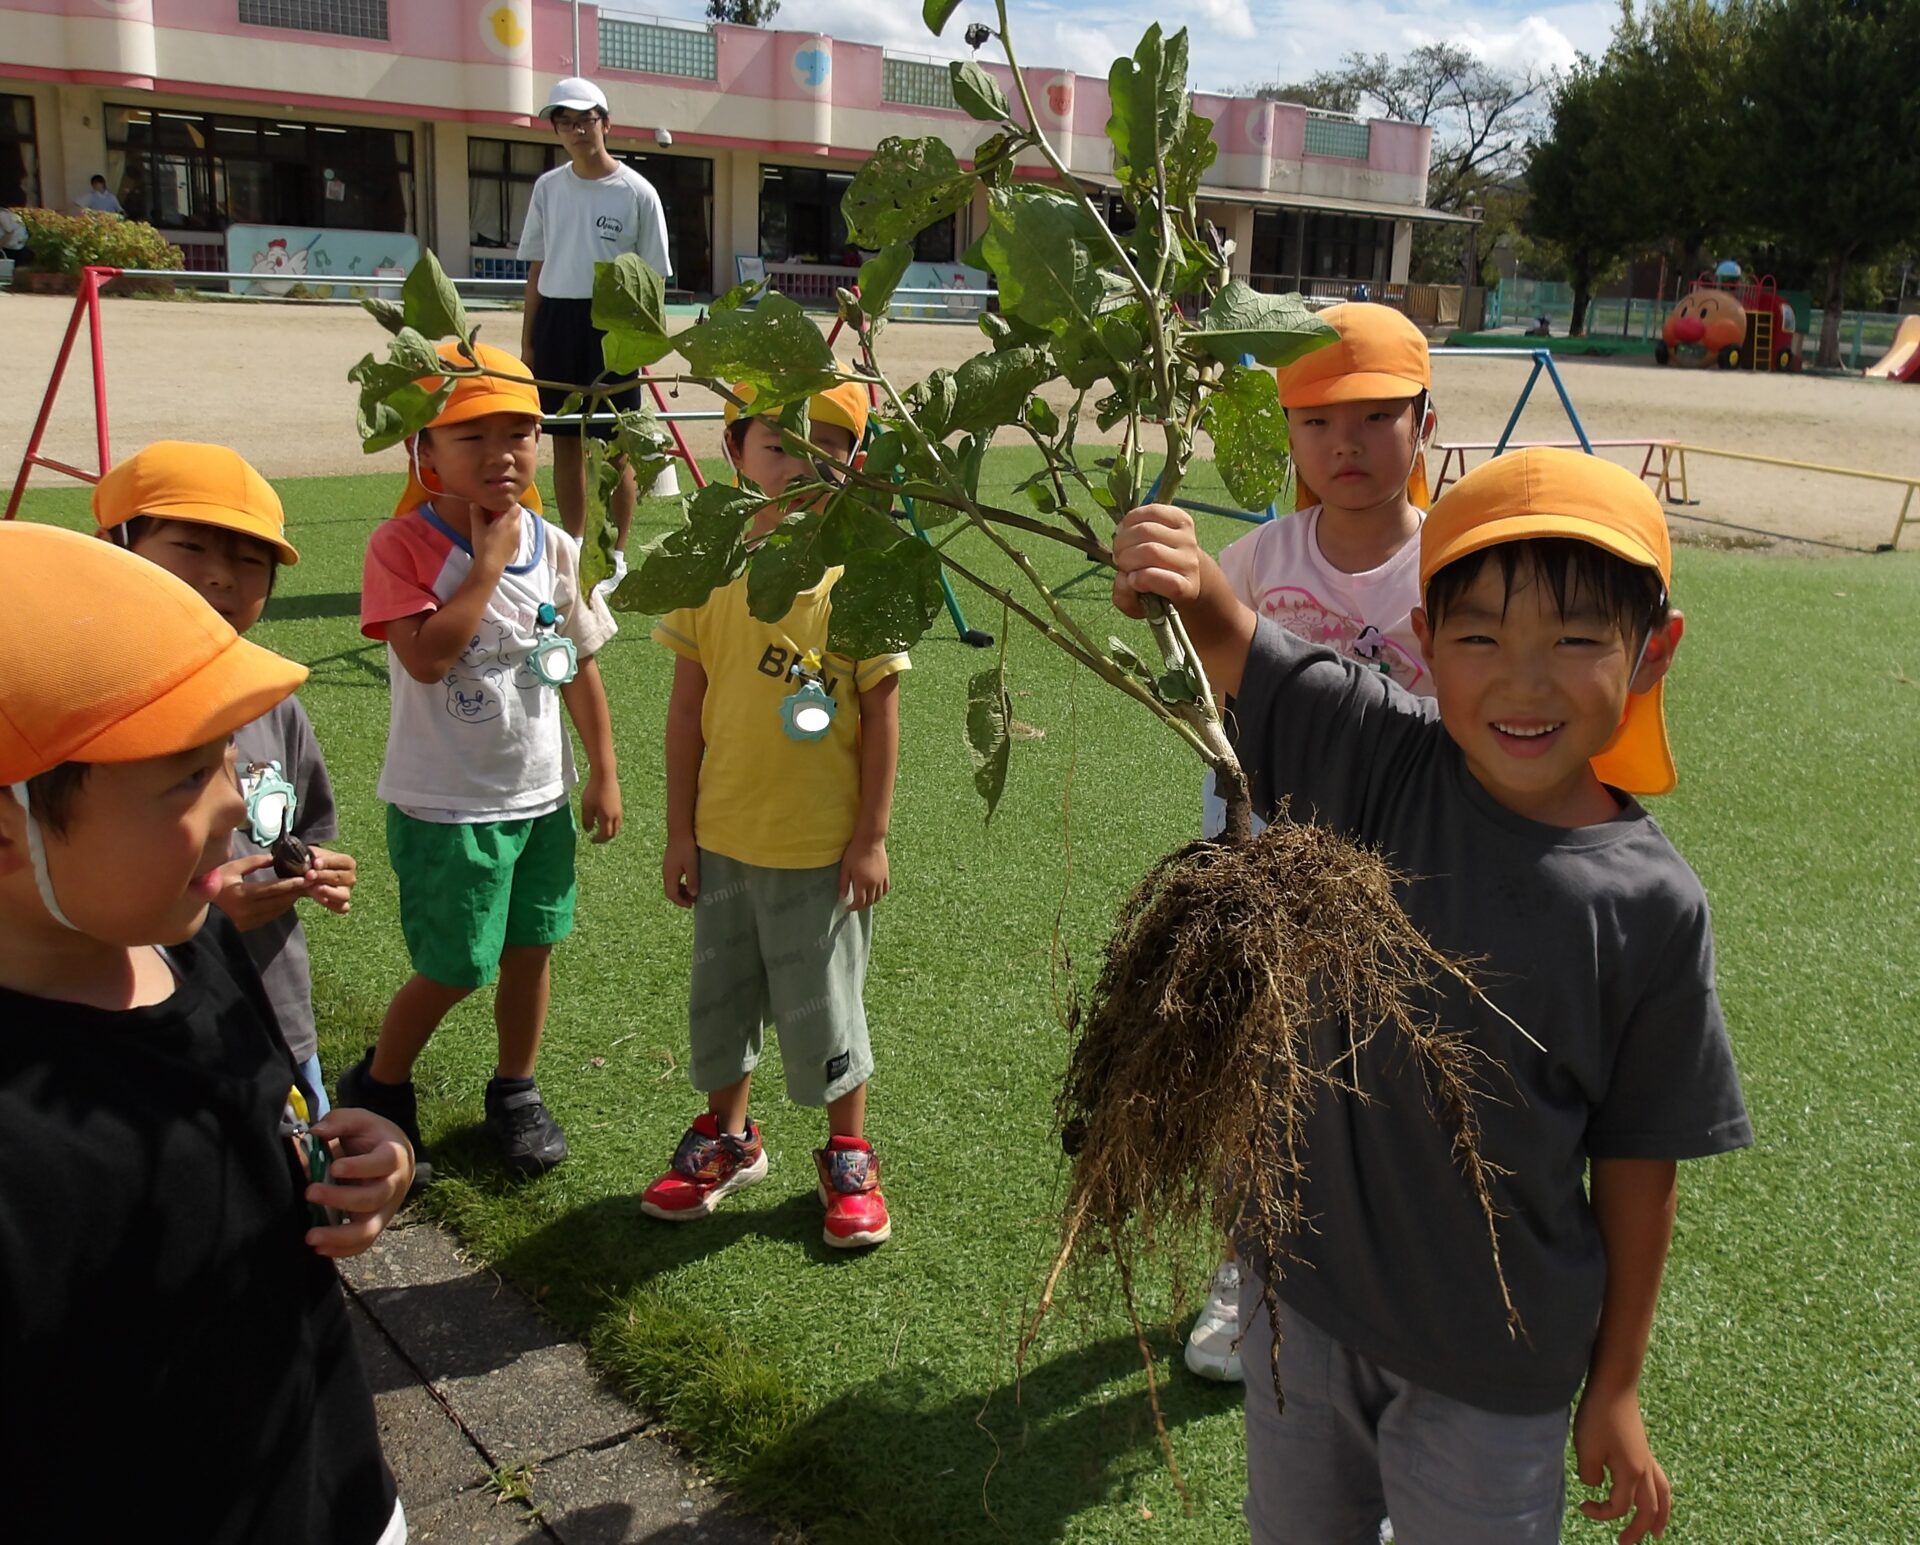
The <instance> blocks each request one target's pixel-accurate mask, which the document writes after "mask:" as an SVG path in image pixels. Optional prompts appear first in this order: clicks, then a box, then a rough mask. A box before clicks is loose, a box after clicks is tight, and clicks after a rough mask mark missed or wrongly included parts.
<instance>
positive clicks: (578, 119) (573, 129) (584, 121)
mask: <svg viewBox="0 0 1920 1545" xmlns="http://www.w3.org/2000/svg"><path fill="white" fill-rule="evenodd" d="M598 121H599V115H598V114H597V113H568V112H558V113H555V114H554V115H553V126H554V127H555V128H556V129H559V130H561V131H562V132H563V133H566V134H578V133H580V132H581V131H582V130H584V129H587V128H589V127H590V126H591V125H593V124H595V123H597V122H598Z"/></svg>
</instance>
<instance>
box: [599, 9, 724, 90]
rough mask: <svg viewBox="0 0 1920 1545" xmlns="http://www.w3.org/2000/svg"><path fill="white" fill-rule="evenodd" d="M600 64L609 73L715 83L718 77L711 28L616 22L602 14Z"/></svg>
mask: <svg viewBox="0 0 1920 1545" xmlns="http://www.w3.org/2000/svg"><path fill="white" fill-rule="evenodd" d="M600 63H601V65H602V66H603V67H604V68H606V69H610V70H632V71H633V72H634V73H636V74H640V75H683V76H685V77H687V78H688V79H689V80H714V79H717V78H718V76H719V74H720V61H719V55H718V53H717V52H716V51H715V49H714V43H713V30H712V28H710V27H669V26H662V25H660V24H659V23H657V22H644V21H617V20H615V19H614V18H613V17H611V16H609V15H607V13H606V11H605V10H602V11H601V12H600Z"/></svg>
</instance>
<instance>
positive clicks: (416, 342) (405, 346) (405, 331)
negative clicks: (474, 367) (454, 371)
mask: <svg viewBox="0 0 1920 1545" xmlns="http://www.w3.org/2000/svg"><path fill="white" fill-rule="evenodd" d="M387 363H388V364H390V365H392V366H393V367H394V368H395V369H398V370H404V371H406V372H407V379H408V380H415V379H417V378H419V377H422V376H437V375H443V374H445V372H446V369H447V362H446V361H445V360H443V359H442V358H441V357H440V355H439V353H438V352H437V351H436V350H435V349H434V346H433V345H432V344H431V343H429V342H428V341H427V340H426V338H425V336H424V335H423V334H421V333H418V332H416V331H414V329H413V328H411V327H403V328H401V329H400V331H399V332H397V333H395V334H394V335H393V341H392V342H391V343H389V344H388V345H387Z"/></svg>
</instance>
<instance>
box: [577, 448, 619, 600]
mask: <svg viewBox="0 0 1920 1545" xmlns="http://www.w3.org/2000/svg"><path fill="white" fill-rule="evenodd" d="M619 486H620V466H619V463H618V462H617V461H615V460H614V458H613V456H612V455H611V454H610V453H609V450H608V446H607V442H606V441H604V440H599V439H596V438H594V437H593V436H591V435H589V436H588V437H587V522H586V527H585V536H586V540H584V541H582V542H581V544H580V593H581V594H582V595H591V594H593V587H594V586H595V585H597V584H599V583H600V581H601V580H603V579H607V578H609V577H610V576H611V575H612V573H613V555H614V551H615V549H616V548H617V547H618V546H619V540H620V533H619V528H618V527H616V526H615V525H614V523H613V515H612V512H611V509H610V501H611V500H612V498H613V491H614V489H616V488H618V487H619Z"/></svg>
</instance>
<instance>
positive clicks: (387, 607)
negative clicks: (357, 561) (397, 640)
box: [360, 516, 446, 640]
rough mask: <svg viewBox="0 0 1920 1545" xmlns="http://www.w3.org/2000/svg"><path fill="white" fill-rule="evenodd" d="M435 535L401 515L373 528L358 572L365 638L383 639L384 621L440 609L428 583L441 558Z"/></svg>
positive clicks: (435, 575) (440, 543) (440, 544)
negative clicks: (362, 567) (364, 559)
mask: <svg viewBox="0 0 1920 1545" xmlns="http://www.w3.org/2000/svg"><path fill="white" fill-rule="evenodd" d="M437 536H438V533H436V532H435V531H434V530H433V528H432V527H430V526H427V525H425V524H424V523H423V522H418V521H415V520H412V519H410V518H408V517H404V516H403V517H401V518H400V519H398V520H386V521H382V522H381V523H380V524H379V525H378V526H375V527H374V529H373V537H372V539H371V540H370V541H369V542H368V543H367V561H366V566H365V568H364V569H363V570H362V572H361V577H360V631H361V632H362V633H364V634H365V635H366V636H367V637H368V638H377V639H381V640H384V639H385V638H386V636H387V624H388V623H390V622H396V621H398V620H399V619H400V618H402V617H417V616H419V615H420V614H421V613H422V612H435V611H438V610H439V609H440V597H439V596H437V595H436V594H434V589H433V586H434V581H435V580H437V579H438V578H439V577H440V570H441V567H442V566H443V565H444V564H445V562H446V551H445V548H446V544H445V542H443V541H437V540H436V538H437Z"/></svg>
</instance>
